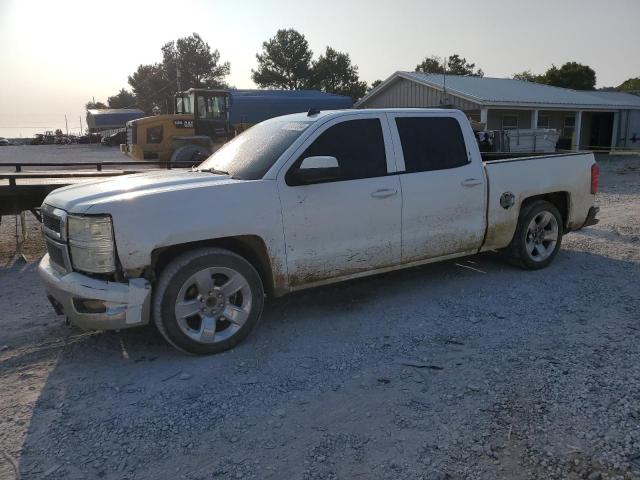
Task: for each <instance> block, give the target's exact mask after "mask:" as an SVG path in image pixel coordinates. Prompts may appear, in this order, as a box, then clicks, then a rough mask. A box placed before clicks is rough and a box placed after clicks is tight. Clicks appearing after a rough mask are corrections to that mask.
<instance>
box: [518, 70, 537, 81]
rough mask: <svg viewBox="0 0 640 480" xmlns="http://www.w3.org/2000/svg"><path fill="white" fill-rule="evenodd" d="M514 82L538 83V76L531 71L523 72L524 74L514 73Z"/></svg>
mask: <svg viewBox="0 0 640 480" xmlns="http://www.w3.org/2000/svg"><path fill="white" fill-rule="evenodd" d="M513 79H514V80H526V81H527V82H538V83H540V75H536V74H535V73H533V72H532V71H531V70H525V71H524V72H520V73H514V74H513Z"/></svg>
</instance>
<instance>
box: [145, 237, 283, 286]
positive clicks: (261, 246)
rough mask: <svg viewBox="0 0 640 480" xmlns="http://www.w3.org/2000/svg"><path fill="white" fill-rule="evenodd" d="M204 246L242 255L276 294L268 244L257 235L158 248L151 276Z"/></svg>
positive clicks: (152, 254)
mask: <svg viewBox="0 0 640 480" xmlns="http://www.w3.org/2000/svg"><path fill="white" fill-rule="evenodd" d="M202 247H218V248H224V249H226V250H229V251H231V252H233V253H236V254H238V255H240V256H241V257H243V258H244V259H246V260H247V261H248V262H249V263H250V264H251V265H253V267H254V268H255V269H256V270H257V271H258V274H259V275H260V278H261V279H262V284H263V286H264V290H265V293H266V294H267V295H269V296H271V295H273V294H274V292H275V290H276V285H275V281H274V274H273V268H272V265H271V260H270V257H269V253H268V250H267V245H266V243H265V242H264V240H263V239H262V238H261V237H259V236H257V235H237V236H230V237H221V238H214V239H209V240H200V241H195V242H187V243H181V244H176V245H171V246H167V247H160V248H157V249H156V250H154V251H153V252H152V253H151V266H150V267H149V268H150V272H149V273H150V276H152V277H154V278H156V277H157V276H159V274H160V272H161V271H162V270H163V269H164V267H165V266H166V265H167V264H168V263H169V262H170V261H171V260H172V259H174V258H175V257H176V256H178V255H180V254H182V253H184V252H187V251H190V250H194V249H196V248H202Z"/></svg>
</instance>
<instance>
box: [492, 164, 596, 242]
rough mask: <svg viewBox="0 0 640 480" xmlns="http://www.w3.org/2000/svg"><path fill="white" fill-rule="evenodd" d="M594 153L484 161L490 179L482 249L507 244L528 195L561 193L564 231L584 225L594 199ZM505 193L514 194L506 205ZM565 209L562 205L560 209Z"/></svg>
mask: <svg viewBox="0 0 640 480" xmlns="http://www.w3.org/2000/svg"><path fill="white" fill-rule="evenodd" d="M594 163H595V159H594V156H593V154H592V153H568V154H554V155H537V156H526V157H511V158H503V159H494V160H489V161H485V162H484V167H485V175H486V179H487V191H488V195H487V197H488V200H487V225H488V228H487V235H486V237H485V242H484V245H483V246H482V249H481V250H482V251H485V250H495V249H500V248H504V247H506V246H507V245H508V244H509V243H510V241H511V239H512V238H513V234H514V232H515V229H516V225H517V220H518V214H519V211H520V206H521V204H522V201H523V200H524V199H525V198H529V197H532V196H540V195H549V194H554V195H559V196H560V198H562V199H563V201H564V203H565V204H566V208H565V211H564V212H563V211H561V212H560V213H561V214H563V216H564V217H565V218H564V220H565V225H564V228H565V231H570V230H575V229H578V228H580V227H582V225H584V223H585V221H586V219H587V215H588V212H589V208H590V207H591V206H592V205H593V202H594V199H593V195H592V194H591V193H590V192H591V165H593V164H594ZM505 193H507V194H508V193H511V194H513V196H514V197H515V202H514V204H513V206H511V207H509V208H504V207H503V206H502V205H501V204H500V199H501V197H502V196H503V194H505ZM561 210H562V209H561Z"/></svg>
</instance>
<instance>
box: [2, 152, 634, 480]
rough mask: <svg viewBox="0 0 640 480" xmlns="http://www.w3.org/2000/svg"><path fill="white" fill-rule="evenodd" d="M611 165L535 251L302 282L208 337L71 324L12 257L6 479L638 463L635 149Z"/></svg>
mask: <svg viewBox="0 0 640 480" xmlns="http://www.w3.org/2000/svg"><path fill="white" fill-rule="evenodd" d="M601 166H602V176H601V183H602V193H601V194H599V196H598V202H599V204H600V206H601V213H600V218H601V219H602V221H601V223H600V224H599V225H597V226H595V227H591V228H588V229H585V230H583V231H581V232H577V233H572V234H570V235H568V236H566V237H565V239H564V242H563V249H562V251H561V252H560V254H559V255H558V257H557V258H556V260H555V262H554V263H553V264H552V265H551V266H550V267H549V268H547V269H545V270H542V271H537V272H525V271H521V270H518V269H516V268H513V267H511V266H509V265H508V264H506V263H504V262H503V261H502V260H501V259H500V258H499V257H497V256H496V255H494V254H484V255H478V256H475V257H471V258H468V259H463V260H458V261H451V262H446V263H442V264H436V265H430V266H426V267H421V268H414V269H410V270H406V271H402V272H396V273H393V274H386V275H383V276H378V277H374V278H369V279H362V280H358V281H353V282H349V283H345V284H340V285H335V286H329V287H325V288H320V289H315V290H311V291H307V292H302V293H298V294H294V295H291V296H289V297H286V298H283V299H279V300H277V301H271V302H269V303H268V305H267V308H266V311H265V315H264V319H263V321H262V323H261V324H260V325H259V327H258V329H257V331H256V332H254V334H252V335H251V336H250V337H249V339H248V340H247V341H246V342H245V343H243V344H242V345H240V346H239V347H237V348H235V349H234V350H232V351H229V352H226V353H223V354H221V355H217V356H213V357H206V358H194V357H189V356H184V355H182V354H180V353H178V352H177V351H175V350H174V349H172V348H171V347H169V346H168V345H166V344H165V343H164V342H163V341H162V339H161V338H160V337H159V335H158V334H157V333H156V332H155V331H154V330H153V329H152V328H142V329H137V330H134V331H128V332H123V333H120V334H117V333H83V332H81V331H79V330H76V329H74V328H69V327H66V326H64V325H63V323H62V321H61V320H60V318H59V317H56V316H55V315H54V314H53V312H52V310H51V308H50V307H49V305H48V304H47V302H46V300H45V298H44V295H43V292H42V289H41V286H40V284H39V282H38V279H37V275H36V273H35V265H34V264H33V263H27V264H20V263H16V264H14V265H13V266H12V267H10V268H9V267H7V268H4V269H0V311H1V312H3V313H2V314H1V315H0V332H1V333H0V453H1V455H0V478H2V479H4V478H13V477H14V476H15V473H14V467H13V465H12V462H14V463H15V467H16V468H19V470H20V475H21V478H24V479H36V478H47V479H80V478H98V477H99V478H105V479H157V478H184V479H193V480H195V479H227V478H232V479H233V478H238V479H240V478H258V479H283V478H286V479H288V478H292V479H305V480H307V479H308V480H311V479H338V478H348V479H358V478H362V479H398V480H400V479H402V480H404V479H496V478H498V479H534V478H535V479H537V478H550V479H556V478H557V479H589V480H597V479H632V478H633V479H635V478H640V428H639V425H640V424H639V421H640V347H638V335H639V332H640V321H639V320H640V315H639V313H638V312H639V311H640V294H639V293H638V279H639V278H640V224H639V219H640V158H637V157H635V158H633V157H620V158H611V159H604V160H602V162H601ZM5 223H7V224H8V223H10V222H5ZM2 228H3V231H4V230H5V229H6V228H9V227H8V226H5V224H3V227H2ZM5 233H6V232H5Z"/></svg>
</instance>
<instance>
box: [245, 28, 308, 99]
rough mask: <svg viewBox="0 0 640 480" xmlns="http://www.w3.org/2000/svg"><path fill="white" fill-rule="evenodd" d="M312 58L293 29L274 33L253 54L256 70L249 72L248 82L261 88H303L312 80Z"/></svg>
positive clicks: (303, 40) (306, 46)
mask: <svg viewBox="0 0 640 480" xmlns="http://www.w3.org/2000/svg"><path fill="white" fill-rule="evenodd" d="M312 56H313V52H312V51H311V50H310V49H309V43H308V42H307V39H306V38H305V37H304V35H302V34H301V33H299V32H297V31H296V30H293V29H288V30H278V31H277V32H276V35H275V36H274V37H272V38H270V39H269V40H267V41H266V42H264V43H263V44H262V53H257V54H256V58H257V60H258V68H257V69H256V70H253V69H252V70H251V78H252V79H253V81H254V82H255V83H256V84H257V85H259V86H260V87H262V88H283V89H286V90H298V89H301V88H305V87H307V86H308V85H309V83H310V82H311V80H312V67H311V58H312Z"/></svg>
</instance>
